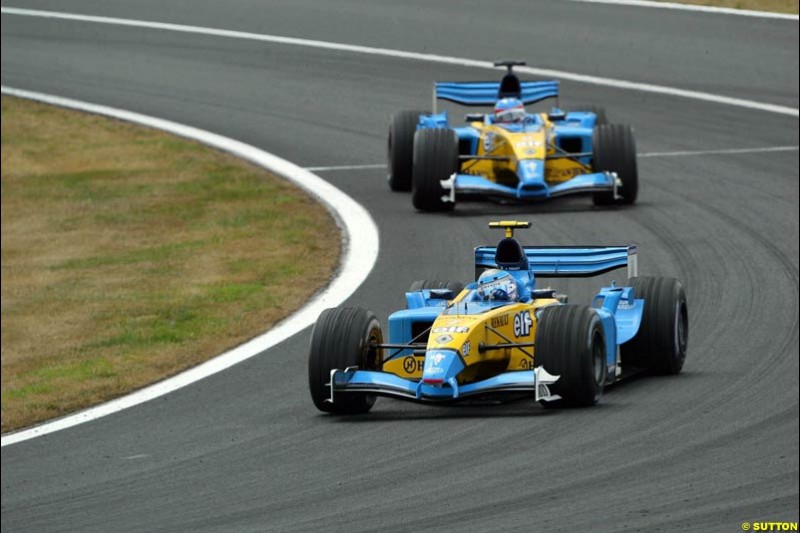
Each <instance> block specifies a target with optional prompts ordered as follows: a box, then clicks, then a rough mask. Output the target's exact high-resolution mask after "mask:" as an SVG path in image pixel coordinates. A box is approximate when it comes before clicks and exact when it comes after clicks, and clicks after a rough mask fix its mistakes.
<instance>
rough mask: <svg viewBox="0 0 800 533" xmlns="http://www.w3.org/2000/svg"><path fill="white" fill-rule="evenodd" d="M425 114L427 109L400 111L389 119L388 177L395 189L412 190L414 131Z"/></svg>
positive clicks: (391, 186)
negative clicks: (421, 116)
mask: <svg viewBox="0 0 800 533" xmlns="http://www.w3.org/2000/svg"><path fill="white" fill-rule="evenodd" d="M425 114H426V112H425V111H398V112H397V113H395V114H393V115H392V116H391V118H390V119H389V135H388V142H387V156H388V165H387V168H388V171H389V172H388V174H387V179H388V180H389V188H390V189H392V190H393V191H410V190H411V165H412V161H413V155H414V133H416V131H417V124H418V123H419V116H420V115H425Z"/></svg>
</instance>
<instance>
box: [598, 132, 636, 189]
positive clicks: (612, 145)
mask: <svg viewBox="0 0 800 533" xmlns="http://www.w3.org/2000/svg"><path fill="white" fill-rule="evenodd" d="M592 152H593V156H592V157H593V164H592V166H593V170H594V171H595V172H616V173H617V177H618V178H619V179H620V181H621V182H622V186H621V187H619V189H618V190H617V192H618V194H619V196H620V198H619V199H615V198H614V193H612V192H598V193H595V194H594V203H595V205H610V204H632V203H634V202H635V201H636V196H637V194H638V192H639V172H638V170H637V167H636V142H635V141H634V139H633V130H632V129H631V127H630V126H624V125H622V124H605V125H602V126H595V128H594V135H593V137H592Z"/></svg>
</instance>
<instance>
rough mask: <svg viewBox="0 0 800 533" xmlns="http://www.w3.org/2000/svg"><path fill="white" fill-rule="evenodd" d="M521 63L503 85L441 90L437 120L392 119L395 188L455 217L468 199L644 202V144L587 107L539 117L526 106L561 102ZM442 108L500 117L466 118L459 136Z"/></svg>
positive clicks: (420, 205)
mask: <svg viewBox="0 0 800 533" xmlns="http://www.w3.org/2000/svg"><path fill="white" fill-rule="evenodd" d="M524 64H525V63H524V62H522V61H498V62H496V63H495V65H496V66H505V67H506V68H507V69H508V71H507V73H506V74H505V76H504V77H503V79H502V80H501V81H500V82H499V83H497V82H436V83H435V84H434V97H433V106H434V108H433V113H425V112H421V111H401V112H399V113H396V114H394V115H393V116H392V118H391V120H390V123H389V137H388V139H389V140H388V159H389V161H388V168H389V173H388V179H389V186H390V187H391V189H392V190H395V191H407V190H411V200H412V202H413V204H414V207H416V208H417V209H419V210H422V211H443V210H449V209H453V208H454V207H455V204H456V201H457V200H458V199H459V198H466V197H475V196H478V197H483V198H489V199H503V200H509V199H510V200H518V201H535V200H547V199H550V198H554V197H557V196H563V195H567V194H576V193H593V198H594V203H595V204H598V205H607V204H632V203H633V202H635V201H636V196H637V193H638V188H639V185H638V173H637V172H638V171H637V166H636V144H635V141H634V138H633V131H632V130H631V128H630V126H625V125H621V124H608V122H607V119H606V114H605V111H604V110H603V109H601V108H596V107H594V106H585V107H583V108H580V109H574V110H572V111H569V112H565V111H564V110H562V109H559V108H558V107H554V108H553V109H552V110H551V111H550V112H549V113H536V114H530V113H527V112H526V111H525V107H524V106H525V105H527V104H533V103H535V102H539V101H541V100H544V99H547V98H557V97H558V82H557V81H522V82H521V81H520V80H519V78H518V77H517V76H516V74H515V73H514V71H513V67H514V66H516V65H524ZM437 100H449V101H451V102H455V103H458V104H462V105H466V106H491V105H494V112H493V113H492V114H479V113H471V114H467V115H466V120H467V123H468V124H467V125H465V126H458V127H453V126H451V125H450V122H449V119H448V116H447V113H446V112H443V113H437V112H436V102H437Z"/></svg>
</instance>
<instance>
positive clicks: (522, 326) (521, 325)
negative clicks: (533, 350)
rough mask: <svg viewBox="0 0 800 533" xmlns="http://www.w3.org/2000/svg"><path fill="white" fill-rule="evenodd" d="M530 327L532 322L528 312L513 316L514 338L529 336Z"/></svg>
mask: <svg viewBox="0 0 800 533" xmlns="http://www.w3.org/2000/svg"><path fill="white" fill-rule="evenodd" d="M532 325H533V320H531V313H530V311H522V312H520V313H517V314H516V315H514V336H515V337H527V336H528V335H530V334H531V326H532Z"/></svg>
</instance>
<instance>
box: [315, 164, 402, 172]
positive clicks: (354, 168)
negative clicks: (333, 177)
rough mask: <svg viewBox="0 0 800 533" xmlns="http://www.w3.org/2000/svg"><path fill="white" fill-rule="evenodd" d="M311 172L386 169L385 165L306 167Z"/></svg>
mask: <svg viewBox="0 0 800 533" xmlns="http://www.w3.org/2000/svg"><path fill="white" fill-rule="evenodd" d="M304 168H305V169H306V170H308V171H310V172H329V171H332V170H368V169H376V168H386V164H384V163H376V164H374V165H343V166H339V167H304Z"/></svg>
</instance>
